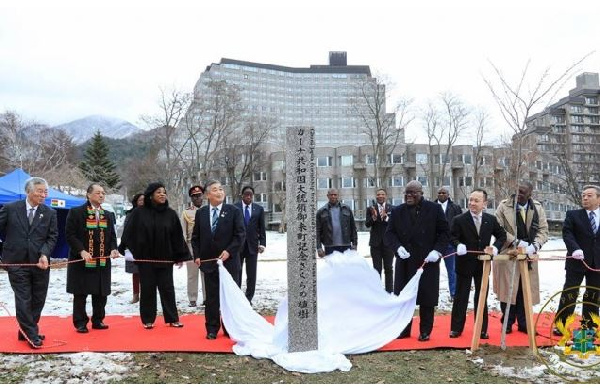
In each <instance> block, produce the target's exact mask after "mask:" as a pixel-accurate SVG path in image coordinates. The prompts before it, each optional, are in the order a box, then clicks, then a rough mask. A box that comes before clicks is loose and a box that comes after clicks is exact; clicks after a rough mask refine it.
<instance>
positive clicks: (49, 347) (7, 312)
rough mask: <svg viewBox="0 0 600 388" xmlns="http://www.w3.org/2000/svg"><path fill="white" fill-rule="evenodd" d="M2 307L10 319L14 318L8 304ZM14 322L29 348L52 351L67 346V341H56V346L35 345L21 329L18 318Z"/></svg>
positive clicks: (0, 305) (3, 304) (2, 303)
mask: <svg viewBox="0 0 600 388" xmlns="http://www.w3.org/2000/svg"><path fill="white" fill-rule="evenodd" d="M0 307H2V308H3V309H4V311H6V314H8V316H9V317H12V314H11V313H10V311H9V310H8V307H6V304H5V303H4V302H0ZM14 321H15V322H16V324H17V328H18V332H19V333H20V334H21V335H22V336H23V338H25V340H26V341H27V342H28V343H29V346H31V347H32V348H33V349H51V348H57V347H59V346H65V345H66V344H67V341H63V340H56V339H55V340H52V341H53V342H54V345H42V346H37V345H34V344H33V341H32V340H31V338H29V337H28V336H27V334H25V332H24V331H23V330H22V329H21V326H19V322H18V321H17V319H16V317H15V320H14Z"/></svg>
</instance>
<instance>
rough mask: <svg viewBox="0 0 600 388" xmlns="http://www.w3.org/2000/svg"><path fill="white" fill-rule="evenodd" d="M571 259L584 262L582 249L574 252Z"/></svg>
mask: <svg viewBox="0 0 600 388" xmlns="http://www.w3.org/2000/svg"><path fill="white" fill-rule="evenodd" d="M571 257H572V258H574V259H577V260H583V251H582V250H581V249H578V250H576V251H573V253H572V254H571Z"/></svg>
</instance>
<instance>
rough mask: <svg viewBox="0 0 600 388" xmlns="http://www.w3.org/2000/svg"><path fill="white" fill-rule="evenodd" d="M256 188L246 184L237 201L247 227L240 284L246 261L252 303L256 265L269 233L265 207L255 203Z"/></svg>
mask: <svg viewBox="0 0 600 388" xmlns="http://www.w3.org/2000/svg"><path fill="white" fill-rule="evenodd" d="M253 200H254V188H253V187H251V186H246V187H244V188H243V189H242V200H241V201H240V202H238V203H236V205H235V206H237V207H238V208H239V209H240V210H241V211H242V215H243V216H244V226H245V227H246V242H245V243H244V247H243V249H242V252H241V255H240V272H239V279H238V284H242V270H241V268H242V267H243V266H244V261H245V262H246V298H248V301H249V302H250V303H252V298H253V297H254V290H255V289H256V267H257V262H258V254H259V253H263V252H264V251H265V246H266V245H267V234H266V231H265V209H263V207H262V206H260V205H257V204H255V203H253V202H252V201H253Z"/></svg>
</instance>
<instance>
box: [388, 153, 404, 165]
mask: <svg viewBox="0 0 600 388" xmlns="http://www.w3.org/2000/svg"><path fill="white" fill-rule="evenodd" d="M389 157H390V163H391V164H402V163H403V162H402V154H389Z"/></svg>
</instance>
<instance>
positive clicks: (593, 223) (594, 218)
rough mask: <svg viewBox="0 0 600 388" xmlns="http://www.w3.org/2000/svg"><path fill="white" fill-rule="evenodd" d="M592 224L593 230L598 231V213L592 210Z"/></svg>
mask: <svg viewBox="0 0 600 388" xmlns="http://www.w3.org/2000/svg"><path fill="white" fill-rule="evenodd" d="M590 226H591V227H592V232H594V233H596V232H597V231H598V229H597V228H598V226H597V225H596V213H594V212H590Z"/></svg>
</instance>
